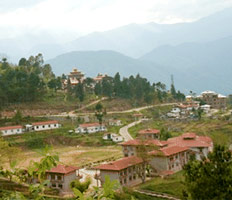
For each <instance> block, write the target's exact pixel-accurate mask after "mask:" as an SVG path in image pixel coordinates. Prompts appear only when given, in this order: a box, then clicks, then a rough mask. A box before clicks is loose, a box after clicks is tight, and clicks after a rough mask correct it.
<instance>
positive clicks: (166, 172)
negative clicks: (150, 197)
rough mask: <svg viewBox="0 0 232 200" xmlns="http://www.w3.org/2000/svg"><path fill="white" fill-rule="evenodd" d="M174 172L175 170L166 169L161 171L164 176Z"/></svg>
mask: <svg viewBox="0 0 232 200" xmlns="http://www.w3.org/2000/svg"><path fill="white" fill-rule="evenodd" d="M172 174H174V172H173V171H171V170H165V171H161V172H160V175H163V176H169V175H172Z"/></svg>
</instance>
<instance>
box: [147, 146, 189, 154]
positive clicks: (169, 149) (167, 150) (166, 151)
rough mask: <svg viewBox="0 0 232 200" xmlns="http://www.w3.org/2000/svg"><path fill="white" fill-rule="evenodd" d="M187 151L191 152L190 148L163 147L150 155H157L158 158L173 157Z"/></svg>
mask: <svg viewBox="0 0 232 200" xmlns="http://www.w3.org/2000/svg"><path fill="white" fill-rule="evenodd" d="M187 150H189V148H188V147H181V146H168V147H163V148H161V149H159V150H154V151H151V152H150V153H149V154H150V155H157V156H171V155H174V154H177V153H181V152H184V151H187Z"/></svg>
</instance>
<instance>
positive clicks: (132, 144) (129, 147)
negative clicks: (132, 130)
mask: <svg viewBox="0 0 232 200" xmlns="http://www.w3.org/2000/svg"><path fill="white" fill-rule="evenodd" d="M121 146H122V151H123V154H124V156H125V157H128V156H136V155H137V154H138V153H139V151H140V149H139V148H140V147H141V146H146V147H147V150H149V149H150V150H154V149H155V148H161V147H165V146H167V141H160V140H155V139H153V140H141V139H135V140H129V141H127V142H123V143H121Z"/></svg>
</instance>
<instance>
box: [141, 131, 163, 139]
mask: <svg viewBox="0 0 232 200" xmlns="http://www.w3.org/2000/svg"><path fill="white" fill-rule="evenodd" d="M139 137H140V138H143V139H145V140H148V139H159V138H160V130H157V129H150V128H148V129H144V130H140V131H139Z"/></svg>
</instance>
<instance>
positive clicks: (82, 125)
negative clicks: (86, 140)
mask: <svg viewBox="0 0 232 200" xmlns="http://www.w3.org/2000/svg"><path fill="white" fill-rule="evenodd" d="M79 126H80V127H82V128H87V127H94V126H100V124H99V123H86V124H80V125H79Z"/></svg>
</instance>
